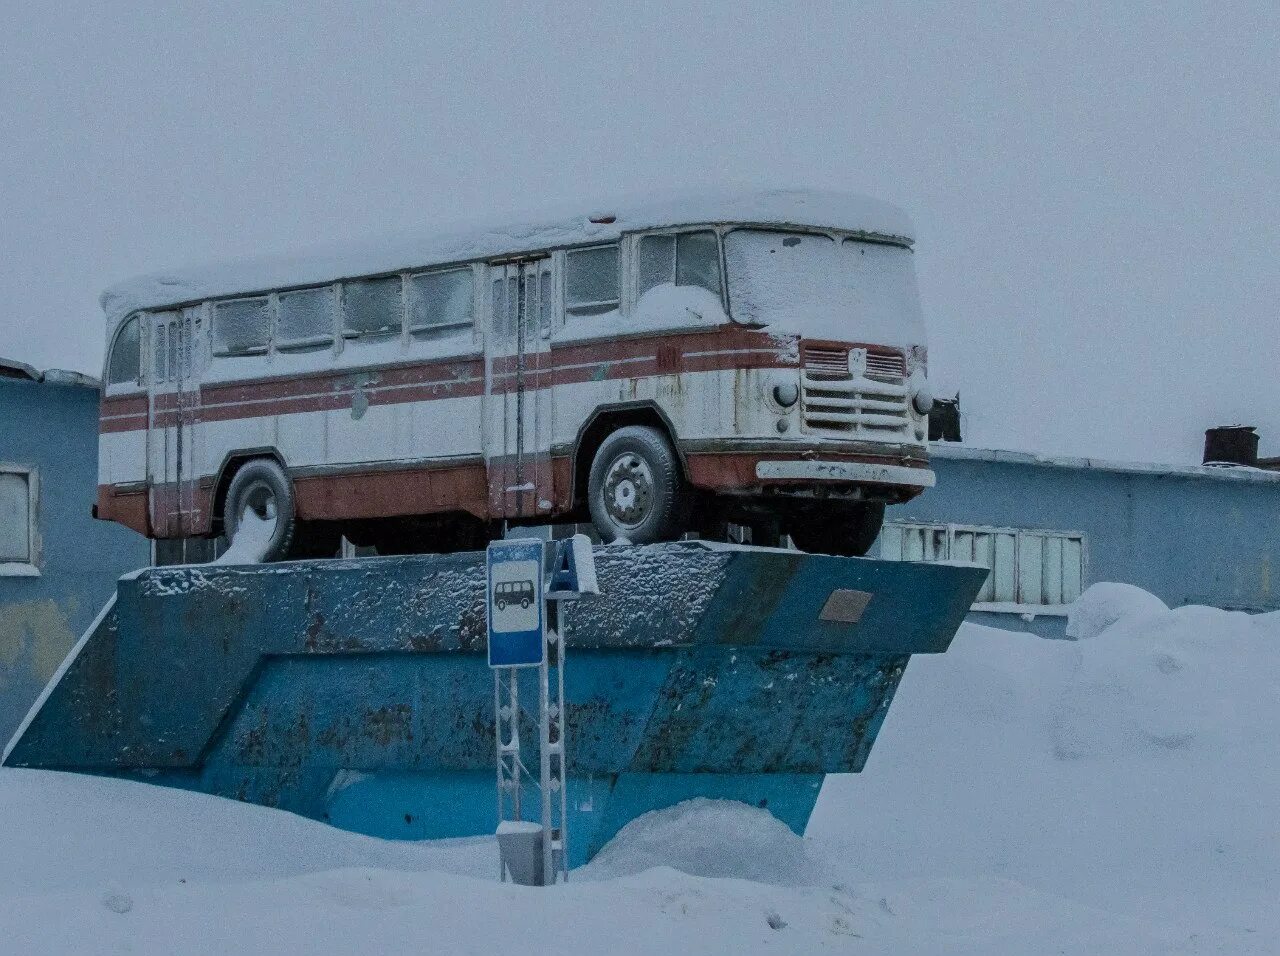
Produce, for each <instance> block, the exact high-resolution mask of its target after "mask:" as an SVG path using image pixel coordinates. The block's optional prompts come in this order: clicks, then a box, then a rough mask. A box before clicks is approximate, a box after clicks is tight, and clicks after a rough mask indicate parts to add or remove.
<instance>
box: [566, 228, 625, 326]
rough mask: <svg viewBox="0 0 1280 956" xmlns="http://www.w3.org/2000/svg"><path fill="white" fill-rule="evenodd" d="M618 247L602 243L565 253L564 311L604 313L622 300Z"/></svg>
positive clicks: (574, 313)
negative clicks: (591, 247)
mask: <svg viewBox="0 0 1280 956" xmlns="http://www.w3.org/2000/svg"><path fill="white" fill-rule="evenodd" d="M620 288H621V286H620V283H619V279H618V247H617V246H616V245H612V246H599V247H597V248H595V249H576V250H574V251H572V252H567V253H565V290H564V294H565V311H566V312H568V313H569V314H570V315H602V314H604V313H606V312H612V311H613V310H614V309H616V308H617V307H618V304H619V302H620V301H621V298H622V297H621V292H620Z"/></svg>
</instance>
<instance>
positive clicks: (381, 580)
mask: <svg viewBox="0 0 1280 956" xmlns="http://www.w3.org/2000/svg"><path fill="white" fill-rule="evenodd" d="M597 565H598V570H599V575H600V585H601V589H602V591H603V592H604V593H603V595H602V596H601V597H599V598H597V599H594V600H591V601H583V602H580V603H578V604H576V605H575V606H574V607H573V609H572V610H571V611H570V617H569V621H568V634H567V638H566V640H567V647H568V657H567V666H566V673H565V681H566V687H565V691H566V700H567V712H566V724H567V734H566V736H567V740H568V741H569V760H568V764H567V769H568V772H569V778H570V791H569V794H570V799H571V803H572V813H571V817H572V819H571V826H572V827H573V830H574V834H575V836H574V840H573V845H572V849H571V856H572V859H573V861H574V862H581V861H583V860H585V859H587V858H588V857H589V856H590V855H591V854H592V853H594V852H595V851H596V850H598V849H599V847H600V846H602V845H603V843H604V842H605V841H606V840H608V838H609V837H610V836H612V835H613V833H615V832H616V831H617V829H618V828H619V827H621V826H622V825H624V824H625V823H626V822H627V821H629V820H630V819H632V818H634V817H635V816H636V815H638V814H640V813H642V812H645V811H647V810H651V809H658V808H661V807H665V806H669V805H671V804H673V803H675V802H678V801H679V800H682V799H686V798H688V797H693V796H723V797H733V798H735V799H741V800H745V801H748V802H750V803H752V804H755V805H758V806H764V807H767V808H768V809H769V810H770V811H771V812H773V813H774V814H775V815H777V816H778V817H779V818H780V819H782V820H783V821H784V822H786V823H787V824H788V825H789V826H791V827H792V828H793V829H795V830H796V831H797V832H803V829H804V826H805V824H806V822H807V820H808V817H809V813H810V811H811V810H812V808H813V803H814V800H815V799H816V798H817V793H818V789H819V787H820V784H821V780H822V777H823V775H824V774H826V773H829V772H856V771H858V770H861V769H862V766H863V765H864V764H865V762H866V759H867V756H868V755H869V753H870V751H871V747H872V744H873V743H874V741H875V738H876V735H877V733H878V731H879V728H880V725H881V723H882V721H883V720H884V717H885V714H886V713H887V709H888V706H889V703H890V701H891V700H892V697H893V693H894V691H895V690H896V688H897V686H898V682H899V680H900V679H901V677H902V674H903V670H904V669H905V667H906V666H907V661H908V659H909V657H910V655H911V654H913V653H938V652H941V651H944V650H945V649H946V647H947V646H948V644H949V643H950V640H951V638H952V636H953V635H954V633H955V630H956V628H957V627H958V626H959V623H960V621H961V620H962V618H963V616H964V613H965V611H966V609H967V607H968V605H969V603H970V602H971V601H972V598H973V595H974V594H975V593H976V592H977V589H978V588H979V587H980V586H981V582H982V580H983V577H984V575H985V572H984V571H981V570H978V569H974V568H965V567H952V566H942V565H918V564H917V565H910V564H904V563H900V562H881V561H873V560H858V559H842V558H832V557H825V556H815V555H801V554H796V553H787V552H780V551H764V550H742V549H723V548H721V549H714V548H709V547H706V546H703V545H698V544H683V545H666V546H655V547H649V548H602V549H599V550H598V553H597ZM836 588H845V589H855V590H862V591H866V592H869V593H871V594H872V598H871V600H870V603H869V604H868V605H867V608H866V611H865V613H864V615H863V616H862V618H861V620H860V621H859V622H858V623H856V624H850V623H835V622H829V621H824V620H820V619H819V614H820V612H821V611H822V609H823V607H824V605H825V603H826V602H827V600H828V598H829V597H830V595H831V593H832V591H833V590H834V589H836ZM483 597H484V565H483V555H480V554H465V555H449V556H423V557H406V558H371V559H362V560H358V561H328V562H298V563H291V564H278V565H265V566H258V567H244V568H234V567H212V566H196V567H184V568H157V569H152V570H149V571H145V572H142V573H141V574H139V575H137V576H133V577H130V578H127V579H125V580H122V581H121V582H120V586H119V592H118V599H117V602H116V605H115V607H114V608H113V609H112V611H111V612H110V613H109V614H108V615H107V616H106V617H105V618H104V620H103V622H102V625H101V627H100V628H99V629H98V631H97V632H96V633H95V634H94V635H93V636H92V637H91V639H90V640H89V641H87V642H86V644H85V646H84V648H83V649H82V651H81V652H80V654H79V655H78V657H77V658H76V660H75V661H74V662H72V663H71V665H70V667H69V668H68V670H67V672H66V675H65V676H64V677H63V679H62V681H61V682H60V683H59V684H58V685H57V686H56V687H55V688H54V689H53V690H52V692H51V694H50V696H49V697H48V700H47V702H46V703H45V704H44V706H43V708H42V709H41V710H40V712H39V713H38V714H37V715H36V717H35V719H34V720H33V722H32V723H31V725H30V726H29V728H28V729H27V730H26V732H25V733H24V734H23V735H22V737H21V738H20V739H19V740H18V741H17V743H16V745H15V747H14V748H13V750H12V752H11V753H10V754H9V757H8V759H7V761H6V763H7V764H8V765H12V766H33V767H45V768H51V769H52V768H56V769H64V770H81V771H87V772H94V773H107V774H113V775H120V776H129V777H137V778H140V779H145V780H150V781H152V782H156V783H164V784H169V785H175V786H182V787H190V788H193V789H198V790H202V791H206V792H210V793H216V794H222V795H225V796H229V797H236V798H239V799H243V800H249V801H253V802H257V803H263V804H267V805H270V806H277V807H281V808H285V809H289V810H292V811H294V812H297V813H300V814H303V815H306V816H309V817H313V818H316V819H328V820H330V821H331V822H333V823H335V824H337V825H340V826H344V827H348V828H350V829H353V830H358V831H361V832H366V833H372V834H376V835H380V836H387V837H407V838H421V837H444V836H461V835H467V834H477V833H490V832H492V830H493V826H494V822H495V819H494V815H495V800H494V782H495V770H494V729H493V679H492V673H491V671H490V670H489V668H488V667H487V665H486V659H485V654H484V652H485V646H484V633H485V629H484V610H483ZM525 679H526V681H527V688H528V689H527V690H526V691H525V692H524V693H523V694H522V699H524V700H526V701H534V700H536V694H535V693H534V691H533V686H534V685H533V680H534V675H533V674H532V673H530V674H529V675H527V676H526V678H525ZM527 717H528V715H526V718H527ZM522 739H523V740H525V741H528V742H529V746H530V747H531V749H532V748H536V740H537V734H536V732H535V731H534V727H533V725H532V722H531V721H530V720H528V719H526V722H525V726H524V728H523V733H522ZM525 761H526V765H529V766H536V764H537V754H536V752H532V753H529V754H527V755H526V758H525ZM529 805H530V806H533V805H535V804H534V802H533V801H532V799H531V802H530V804H529Z"/></svg>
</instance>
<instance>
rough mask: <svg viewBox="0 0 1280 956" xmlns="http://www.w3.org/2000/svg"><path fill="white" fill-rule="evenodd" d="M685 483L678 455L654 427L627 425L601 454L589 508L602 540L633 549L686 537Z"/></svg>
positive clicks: (593, 475) (594, 468) (597, 457)
mask: <svg viewBox="0 0 1280 956" xmlns="http://www.w3.org/2000/svg"><path fill="white" fill-rule="evenodd" d="M684 499H685V491H684V482H683V479H682V476H681V474H680V463H679V461H678V460H677V458H676V453H675V450H674V449H673V448H672V447H671V443H670V442H668V441H667V439H666V436H665V435H663V434H662V432H660V431H658V429H656V428H652V427H650V426H648V425H627V426H626V427H624V428H619V429H618V430H617V431H615V432H613V433H612V434H610V435H609V437H607V438H606V439H605V440H604V441H603V442H602V443H601V445H600V448H599V450H597V451H596V454H595V458H594V459H593V460H592V462H591V472H590V475H589V477H588V481H587V505H588V507H589V509H590V511H591V520H592V523H593V524H594V525H595V527H596V531H597V532H599V534H600V537H601V539H603V540H604V541H605V542H606V543H607V542H610V541H625V542H630V543H631V544H653V543H654V542H657V541H670V540H672V539H674V538H678V537H679V536H680V535H681V534H682V533H683V528H682V527H681V524H682V520H683V513H684V505H685V500H684Z"/></svg>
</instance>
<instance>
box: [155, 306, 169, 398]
mask: <svg viewBox="0 0 1280 956" xmlns="http://www.w3.org/2000/svg"><path fill="white" fill-rule="evenodd" d="M151 337H152V339H154V340H155V341H154V343H153V344H154V345H155V353H154V354H153V355H152V362H151V384H153V385H158V384H160V383H161V382H163V381H164V380H165V379H166V378H168V377H169V324H168V323H167V322H164V321H154V322H153V324H152V326H151Z"/></svg>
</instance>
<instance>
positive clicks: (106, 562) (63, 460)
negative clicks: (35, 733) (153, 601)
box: [0, 378, 150, 742]
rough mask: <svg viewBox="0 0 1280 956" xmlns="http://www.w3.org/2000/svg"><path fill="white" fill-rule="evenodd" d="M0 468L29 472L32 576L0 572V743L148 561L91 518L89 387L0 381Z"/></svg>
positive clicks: (142, 545) (93, 412) (94, 393)
mask: <svg viewBox="0 0 1280 956" xmlns="http://www.w3.org/2000/svg"><path fill="white" fill-rule="evenodd" d="M0 465H19V466H34V467H35V469H36V470H37V476H38V502H37V511H36V515H35V520H36V522H37V530H38V534H39V538H40V543H41V547H40V550H39V552H38V553H37V568H38V570H39V572H40V573H39V576H38V577H32V576H13V575H4V574H0V742H2V741H7V740H8V737H9V735H10V734H11V733H12V731H13V730H14V729H16V727H17V725H18V724H19V723H20V722H21V720H22V718H23V717H24V716H25V715H26V712H27V709H28V708H29V707H30V706H31V703H32V701H34V700H35V698H36V696H37V695H38V694H39V693H40V690H41V689H42V688H43V687H44V685H45V683H46V682H47V681H48V679H49V678H50V677H51V676H52V675H53V672H54V671H55V670H56V669H57V667H58V665H59V664H61V663H62V660H63V659H64V658H65V657H66V655H67V653H68V651H70V650H71V648H72V646H73V645H74V644H75V642H76V640H77V639H78V638H79V636H80V634H81V633H82V632H83V631H84V629H85V628H87V627H88V626H89V624H91V623H92V621H93V618H94V616H95V615H96V614H97V612H98V610H99V609H100V608H101V607H102V605H103V603H104V602H105V601H106V600H107V598H108V597H109V596H110V595H111V593H112V591H113V590H114V588H115V582H116V579H117V578H118V577H119V576H120V575H121V574H124V573H125V572H127V571H131V570H133V569H135V568H139V567H143V566H145V565H146V564H148V563H149V556H150V547H149V543H148V542H147V540H146V539H145V538H143V537H141V536H140V535H138V534H135V533H134V532H132V531H129V530H128V529H127V528H124V527H123V526H121V525H117V524H113V523H109V522H105V521H96V520H94V519H93V518H92V517H91V515H90V508H91V507H92V505H93V502H94V498H95V494H96V489H97V470H98V390H97V389H96V388H92V387H88V386H85V385H73V384H53V383H38V382H33V381H29V380H24V379H10V378H0Z"/></svg>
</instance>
